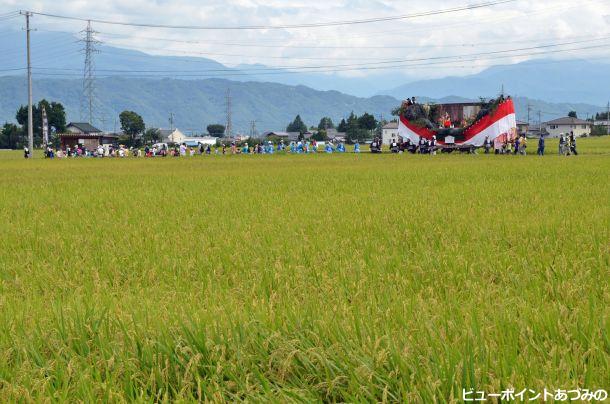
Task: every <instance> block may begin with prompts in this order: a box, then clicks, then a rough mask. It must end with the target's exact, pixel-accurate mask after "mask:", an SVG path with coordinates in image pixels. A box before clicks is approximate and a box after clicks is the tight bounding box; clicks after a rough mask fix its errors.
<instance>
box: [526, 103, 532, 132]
mask: <svg viewBox="0 0 610 404" xmlns="http://www.w3.org/2000/svg"><path fill="white" fill-rule="evenodd" d="M530 112H532V106H531V105H530V103H529V102H528V103H527V126H528V127H529V126H530Z"/></svg>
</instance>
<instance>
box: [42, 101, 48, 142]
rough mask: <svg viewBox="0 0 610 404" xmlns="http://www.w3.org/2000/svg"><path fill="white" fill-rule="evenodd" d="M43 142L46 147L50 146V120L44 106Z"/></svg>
mask: <svg viewBox="0 0 610 404" xmlns="http://www.w3.org/2000/svg"><path fill="white" fill-rule="evenodd" d="M42 141H43V143H44V145H45V146H47V145H48V144H49V120H48V119H47V110H46V109H45V107H44V105H43V106H42Z"/></svg>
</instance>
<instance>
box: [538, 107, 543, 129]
mask: <svg viewBox="0 0 610 404" xmlns="http://www.w3.org/2000/svg"><path fill="white" fill-rule="evenodd" d="M538 130H539V131H540V133H542V111H540V110H538Z"/></svg>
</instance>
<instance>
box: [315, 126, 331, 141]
mask: <svg viewBox="0 0 610 404" xmlns="http://www.w3.org/2000/svg"><path fill="white" fill-rule="evenodd" d="M311 138H312V139H313V140H315V141H317V142H324V141H326V140H328V133H326V131H325V130H324V129H320V130H318V131H317V132H316V133H314V134H313V136H312V137H311Z"/></svg>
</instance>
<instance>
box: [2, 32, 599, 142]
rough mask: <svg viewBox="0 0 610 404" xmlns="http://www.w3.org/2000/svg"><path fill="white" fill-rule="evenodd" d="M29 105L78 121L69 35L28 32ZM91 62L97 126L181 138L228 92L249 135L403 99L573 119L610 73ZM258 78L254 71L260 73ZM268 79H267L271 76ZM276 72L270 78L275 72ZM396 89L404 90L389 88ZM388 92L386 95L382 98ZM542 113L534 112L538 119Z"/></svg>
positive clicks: (18, 76) (14, 91) (8, 80)
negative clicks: (503, 97)
mask: <svg viewBox="0 0 610 404" xmlns="http://www.w3.org/2000/svg"><path fill="white" fill-rule="evenodd" d="M22 42H23V33H22V32H9V33H5V34H4V35H2V36H0V51H3V52H2V54H3V57H1V58H0V119H1V120H2V121H14V115H15V110H16V109H17V108H18V107H19V105H21V104H25V103H26V102H27V98H26V95H27V92H26V81H25V78H24V77H23V73H24V72H23V70H21V71H20V70H15V69H22V68H23V61H24V59H25V51H24V47H23V46H22V45H21V44H22ZM32 42H33V43H32V64H33V66H34V78H35V80H34V97H35V100H39V99H41V98H46V99H49V100H56V101H61V102H62V103H63V104H64V105H65V106H66V109H67V112H68V119H69V120H72V121H76V120H79V119H80V110H81V108H80V105H81V99H82V81H81V78H80V77H81V76H82V65H83V57H82V52H81V51H80V49H81V47H82V44H79V43H78V42H77V41H76V38H75V36H74V35H72V34H69V33H58V32H44V31H41V32H34V33H33V41H32ZM99 50H100V52H99V53H97V54H95V65H96V72H97V79H96V115H97V117H98V119H97V122H95V123H96V124H97V125H98V126H101V127H102V128H103V129H106V130H113V129H114V127H115V120H116V118H117V116H118V114H119V113H120V112H121V111H122V110H124V109H132V110H135V111H137V112H139V113H141V114H142V115H143V117H144V118H145V121H146V122H147V123H148V125H149V126H158V127H166V126H168V116H169V114H170V113H173V114H174V116H175V119H174V122H175V124H176V125H178V126H179V127H180V128H181V129H184V130H185V131H187V132H189V131H194V132H201V131H202V130H203V128H205V126H206V125H207V124H210V123H224V122H225V120H226V98H225V97H226V92H227V89H230V90H231V94H232V112H233V114H232V119H233V125H234V128H235V129H236V130H239V131H242V132H245V133H247V132H248V131H249V130H250V127H251V122H252V121H256V125H257V128H258V129H259V131H263V130H279V129H284V128H285V126H286V124H287V123H288V122H289V121H291V120H292V119H293V118H294V116H295V115H297V114H301V116H302V117H303V119H305V121H306V123H307V124H309V125H315V124H317V122H318V121H319V119H320V118H321V117H323V116H330V117H332V118H333V120H340V119H341V118H343V117H345V116H347V115H348V114H349V113H350V112H351V111H354V112H355V113H357V114H361V113H363V112H365V111H366V112H369V113H373V114H375V115H376V116H378V117H379V116H381V115H383V116H384V117H385V118H388V117H389V116H390V112H391V110H392V109H393V108H395V107H396V106H398V105H399V104H400V100H402V99H403V98H405V97H408V96H418V97H421V99H427V100H432V101H435V102H457V101H466V100H478V99H479V97H485V98H489V97H492V96H496V95H497V94H499V92H500V91H501V88H502V87H503V88H504V91H505V93H507V94H511V95H513V97H514V98H515V100H516V106H517V114H518V119H521V120H524V121H525V120H527V118H528V105H529V118H530V121H532V122H536V121H538V120H539V119H542V120H543V121H545V120H550V119H554V118H557V117H560V116H565V115H566V114H567V113H568V112H569V111H572V110H574V111H576V112H577V113H578V114H579V116H580V117H583V118H584V117H586V116H587V115H592V114H594V113H596V112H600V111H602V110H604V109H605V108H604V105H606V102H607V99H608V97H610V94H609V92H608V91H609V90H608V89H610V74H608V73H607V72H608V71H609V67H610V65H607V64H603V63H594V62H593V61H582V60H568V61H557V60H534V61H529V62H523V63H519V64H514V65H509V66H494V67H491V68H488V69H486V70H484V71H482V72H480V73H477V74H474V75H469V76H455V77H446V78H441V79H430V80H414V79H413V77H410V76H409V75H408V74H403V73H391V74H390V73H388V74H375V75H369V76H366V77H362V78H357V77H344V76H342V75H340V74H338V73H298V74H290V73H282V72H277V71H275V72H269V71H268V70H267V71H265V70H264V69H268V67H267V66H264V65H239V66H236V67H227V66H225V65H223V64H221V63H219V62H217V61H214V60H212V59H208V58H202V57H190V56H189V57H181V56H155V55H150V54H147V53H144V52H139V51H134V50H129V49H123V48H119V47H114V46H109V45H99ZM259 72H260V73H259ZM268 73H273V74H268ZM276 73H277V74H276ZM399 83H406V84H401V85H398V86H396V84H399ZM384 88H386V89H387V90H383V89H384ZM538 111H540V113H539V112H538Z"/></svg>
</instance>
